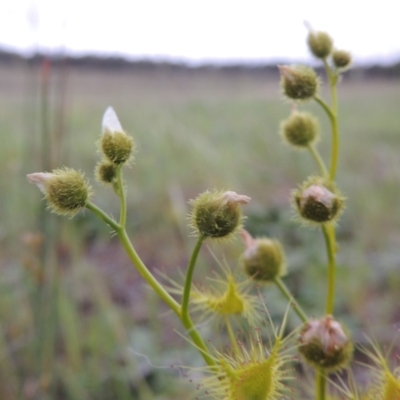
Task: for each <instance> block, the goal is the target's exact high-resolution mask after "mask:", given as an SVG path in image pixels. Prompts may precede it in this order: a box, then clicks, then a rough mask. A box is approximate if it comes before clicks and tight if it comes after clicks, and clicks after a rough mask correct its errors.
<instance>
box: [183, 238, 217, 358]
mask: <svg viewBox="0 0 400 400" xmlns="http://www.w3.org/2000/svg"><path fill="white" fill-rule="evenodd" d="M204 239H205V238H204V236H200V237H199V238H198V239H197V243H196V246H195V247H194V249H193V252H192V255H191V257H190V260H189V265H188V269H187V272H186V279H185V286H184V288H183V296H182V306H181V316H180V318H181V321H182V323H183V325H184V327H185V328H186V330H187V331H188V333H189V335H190V337H191V338H192V340H193V342H194V344H195V345H196V346H197V348H198V350H199V351H200V353H201V355H202V356H203V358H204V360H205V362H206V363H207V364H208V365H209V366H216V363H215V361H214V359H213V358H212V357H211V356H210V352H209V351H208V348H207V345H206V344H205V342H204V340H203V338H202V337H201V336H200V334H199V332H198V331H197V330H196V327H195V326H194V324H193V321H192V319H191V317H190V314H189V300H190V290H191V288H192V280H193V272H194V267H195V266H196V261H197V257H198V255H199V252H200V249H201V246H202V245H203V241H204Z"/></svg>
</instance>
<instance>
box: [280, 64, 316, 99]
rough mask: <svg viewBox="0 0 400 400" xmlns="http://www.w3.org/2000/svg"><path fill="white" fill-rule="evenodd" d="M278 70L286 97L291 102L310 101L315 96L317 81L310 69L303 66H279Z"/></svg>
mask: <svg viewBox="0 0 400 400" xmlns="http://www.w3.org/2000/svg"><path fill="white" fill-rule="evenodd" d="M278 68H279V72H280V74H281V86H282V89H283V93H284V95H285V96H286V97H288V98H289V99H292V100H310V99H312V98H313V97H314V96H315V95H316V94H317V92H318V87H319V80H318V77H317V74H316V73H315V71H314V70H313V69H312V68H310V67H306V66H304V65H296V66H288V65H281V66H279V67H278Z"/></svg>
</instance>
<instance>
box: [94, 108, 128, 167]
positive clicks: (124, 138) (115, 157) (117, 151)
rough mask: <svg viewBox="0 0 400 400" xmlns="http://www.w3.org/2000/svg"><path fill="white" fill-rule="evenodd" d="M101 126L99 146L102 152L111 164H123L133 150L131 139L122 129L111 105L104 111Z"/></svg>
mask: <svg viewBox="0 0 400 400" xmlns="http://www.w3.org/2000/svg"><path fill="white" fill-rule="evenodd" d="M102 127H103V128H102V130H103V134H102V137H101V140H100V147H101V151H102V152H103V154H104V155H105V156H106V157H107V159H108V160H109V161H111V162H112V163H113V164H124V163H126V162H127V161H129V160H130V159H131V155H132V151H133V150H134V143H133V139H132V138H131V137H130V136H128V135H127V134H126V133H125V132H124V130H123V129H122V126H121V124H120V122H119V120H118V117H117V114H115V111H114V109H113V108H112V107H108V108H107V110H106V111H105V113H104V116H103V123H102Z"/></svg>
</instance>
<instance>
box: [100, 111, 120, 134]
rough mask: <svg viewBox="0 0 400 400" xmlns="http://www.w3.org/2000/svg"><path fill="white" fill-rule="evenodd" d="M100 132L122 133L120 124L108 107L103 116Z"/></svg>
mask: <svg viewBox="0 0 400 400" xmlns="http://www.w3.org/2000/svg"><path fill="white" fill-rule="evenodd" d="M102 131H103V134H104V133H105V132H111V133H114V132H123V131H124V130H123V129H122V126H121V123H120V122H119V119H118V117H117V114H116V113H115V111H114V109H113V108H112V107H108V108H107V110H106V111H105V113H104V115H103V122H102Z"/></svg>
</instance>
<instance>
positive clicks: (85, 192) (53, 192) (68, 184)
mask: <svg viewBox="0 0 400 400" xmlns="http://www.w3.org/2000/svg"><path fill="white" fill-rule="evenodd" d="M27 178H28V181H29V182H30V183H34V184H36V185H37V186H38V187H39V189H40V190H41V191H42V192H43V193H44V195H45V199H46V200H47V202H48V204H49V207H50V208H51V209H52V210H53V212H55V213H56V214H60V215H71V216H73V215H75V214H76V213H77V212H78V211H79V210H80V209H82V208H84V207H85V206H86V204H87V202H88V201H89V197H90V195H91V187H90V186H89V184H88V182H87V181H86V180H85V177H84V175H83V173H81V172H80V171H76V170H74V169H71V168H63V169H56V170H54V171H53V172H52V173H49V172H36V173H33V174H29V175H27Z"/></svg>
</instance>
